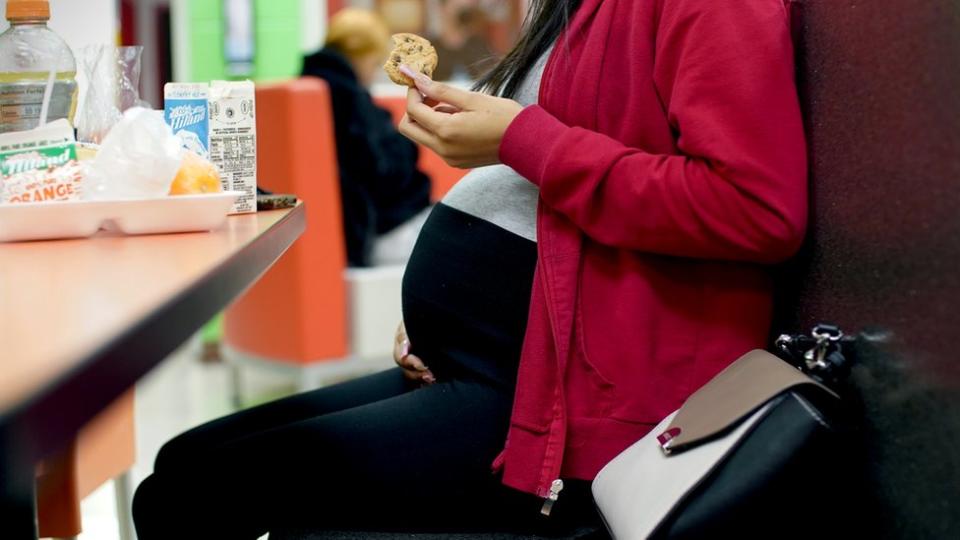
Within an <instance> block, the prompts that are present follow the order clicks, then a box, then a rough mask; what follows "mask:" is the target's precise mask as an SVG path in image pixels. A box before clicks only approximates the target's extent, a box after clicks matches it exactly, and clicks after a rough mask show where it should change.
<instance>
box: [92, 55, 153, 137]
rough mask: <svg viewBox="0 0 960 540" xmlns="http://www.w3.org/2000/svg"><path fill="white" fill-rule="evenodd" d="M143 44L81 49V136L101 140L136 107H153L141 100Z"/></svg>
mask: <svg viewBox="0 0 960 540" xmlns="http://www.w3.org/2000/svg"><path fill="white" fill-rule="evenodd" d="M142 52H143V47H116V46H113V45H88V46H86V47H83V48H82V49H80V54H79V56H78V65H79V69H80V74H79V77H78V78H80V79H81V80H82V81H84V82H85V84H84V85H83V86H82V92H81V94H82V95H81V96H80V107H79V111H78V113H77V118H76V120H75V122H74V123H75V124H76V126H77V140H78V141H79V142H82V143H95V144H99V143H100V142H101V141H102V140H103V138H104V137H106V135H107V133H109V132H110V128H112V127H113V126H114V124H116V123H117V122H119V121H120V118H121V116H122V115H123V113H124V111H126V110H127V109H130V108H132V107H148V108H149V107H150V105H149V104H147V103H146V102H144V101H141V100H140V55H141V53H142Z"/></svg>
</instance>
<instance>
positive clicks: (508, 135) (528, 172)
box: [500, 105, 569, 186]
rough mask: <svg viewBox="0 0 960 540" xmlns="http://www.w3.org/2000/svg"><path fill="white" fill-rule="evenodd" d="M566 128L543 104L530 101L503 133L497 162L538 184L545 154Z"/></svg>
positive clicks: (540, 179) (544, 164)
mask: <svg viewBox="0 0 960 540" xmlns="http://www.w3.org/2000/svg"><path fill="white" fill-rule="evenodd" d="M568 129H569V127H567V125H566V124H564V123H563V122H561V121H560V120H557V118H556V117H554V116H553V115H552V114H550V113H548V112H547V111H546V110H544V109H543V107H540V106H539V105H530V106H529V107H526V108H525V109H523V111H521V112H520V114H518V115H517V117H516V118H514V119H513V122H511V123H510V125H509V126H508V127H507V131H506V132H505V133H504V134H503V139H502V140H501V141H500V162H501V163H503V164H504V165H507V166H508V167H510V168H512V169H513V170H515V171H517V173H518V174H520V176H523V177H524V178H526V179H527V180H529V181H531V182H533V183H534V184H536V185H538V186H539V185H540V184H541V183H542V182H543V180H544V178H543V177H544V174H545V173H546V171H547V160H548V156H549V155H550V154H551V152H552V150H553V147H554V145H555V144H556V142H557V140H559V138H560V137H561V136H562V135H563V133H564V132H565V131H566V130H568Z"/></svg>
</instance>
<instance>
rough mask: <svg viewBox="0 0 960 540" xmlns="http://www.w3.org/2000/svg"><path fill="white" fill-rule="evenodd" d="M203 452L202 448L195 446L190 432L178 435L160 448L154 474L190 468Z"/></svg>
mask: <svg viewBox="0 0 960 540" xmlns="http://www.w3.org/2000/svg"><path fill="white" fill-rule="evenodd" d="M201 451H202V448H200V446H199V445H198V444H195V442H194V438H193V437H191V435H190V432H189V431H188V432H186V433H182V434H180V435H177V436H176V437H174V438H172V439H170V440H169V441H167V442H166V443H164V444H163V446H161V447H160V451H159V452H157V457H156V459H154V461H153V472H155V473H159V472H164V473H169V472H172V471H176V470H182V469H183V468H184V467H187V466H189V462H190V460H191V459H194V460H195V459H196V458H197V457H198V453H199V452H201Z"/></svg>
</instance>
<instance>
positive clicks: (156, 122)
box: [84, 107, 183, 200]
mask: <svg viewBox="0 0 960 540" xmlns="http://www.w3.org/2000/svg"><path fill="white" fill-rule="evenodd" d="M182 161H183V150H182V148H181V146H180V139H178V138H177V137H176V136H175V135H174V134H173V131H171V129H170V127H169V126H168V125H167V123H166V122H164V120H163V112H162V111H154V110H150V109H144V108H141V107H134V108H132V109H129V110H127V111H126V112H125V113H123V117H122V118H121V119H120V121H119V122H118V123H117V124H116V125H115V126H113V128H112V129H111V130H110V133H108V134H107V136H106V137H105V138H104V139H103V143H102V144H101V145H100V151H99V152H98V153H97V157H96V158H94V159H93V161H92V162H91V163H90V166H89V174H88V177H87V185H86V187H85V190H84V195H85V198H86V199H92V200H108V199H149V198H154V197H163V196H166V195H167V194H168V193H169V191H170V184H171V183H172V182H173V179H174V177H175V176H176V175H177V171H178V169H179V168H180V163H181V162H182Z"/></svg>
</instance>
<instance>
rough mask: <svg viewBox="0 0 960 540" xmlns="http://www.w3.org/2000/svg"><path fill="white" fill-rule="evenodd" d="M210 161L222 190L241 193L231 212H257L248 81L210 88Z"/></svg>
mask: <svg viewBox="0 0 960 540" xmlns="http://www.w3.org/2000/svg"><path fill="white" fill-rule="evenodd" d="M210 161H212V162H213V164H214V165H216V166H217V168H218V169H220V179H221V181H222V182H223V189H224V190H225V191H242V192H244V195H243V196H241V197H238V198H237V201H236V202H235V203H234V206H233V213H235V214H246V213H248V212H256V211H257V115H256V102H255V97H254V87H253V83H252V82H251V81H236V82H234V81H229V82H228V81H213V83H211V85H210Z"/></svg>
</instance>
